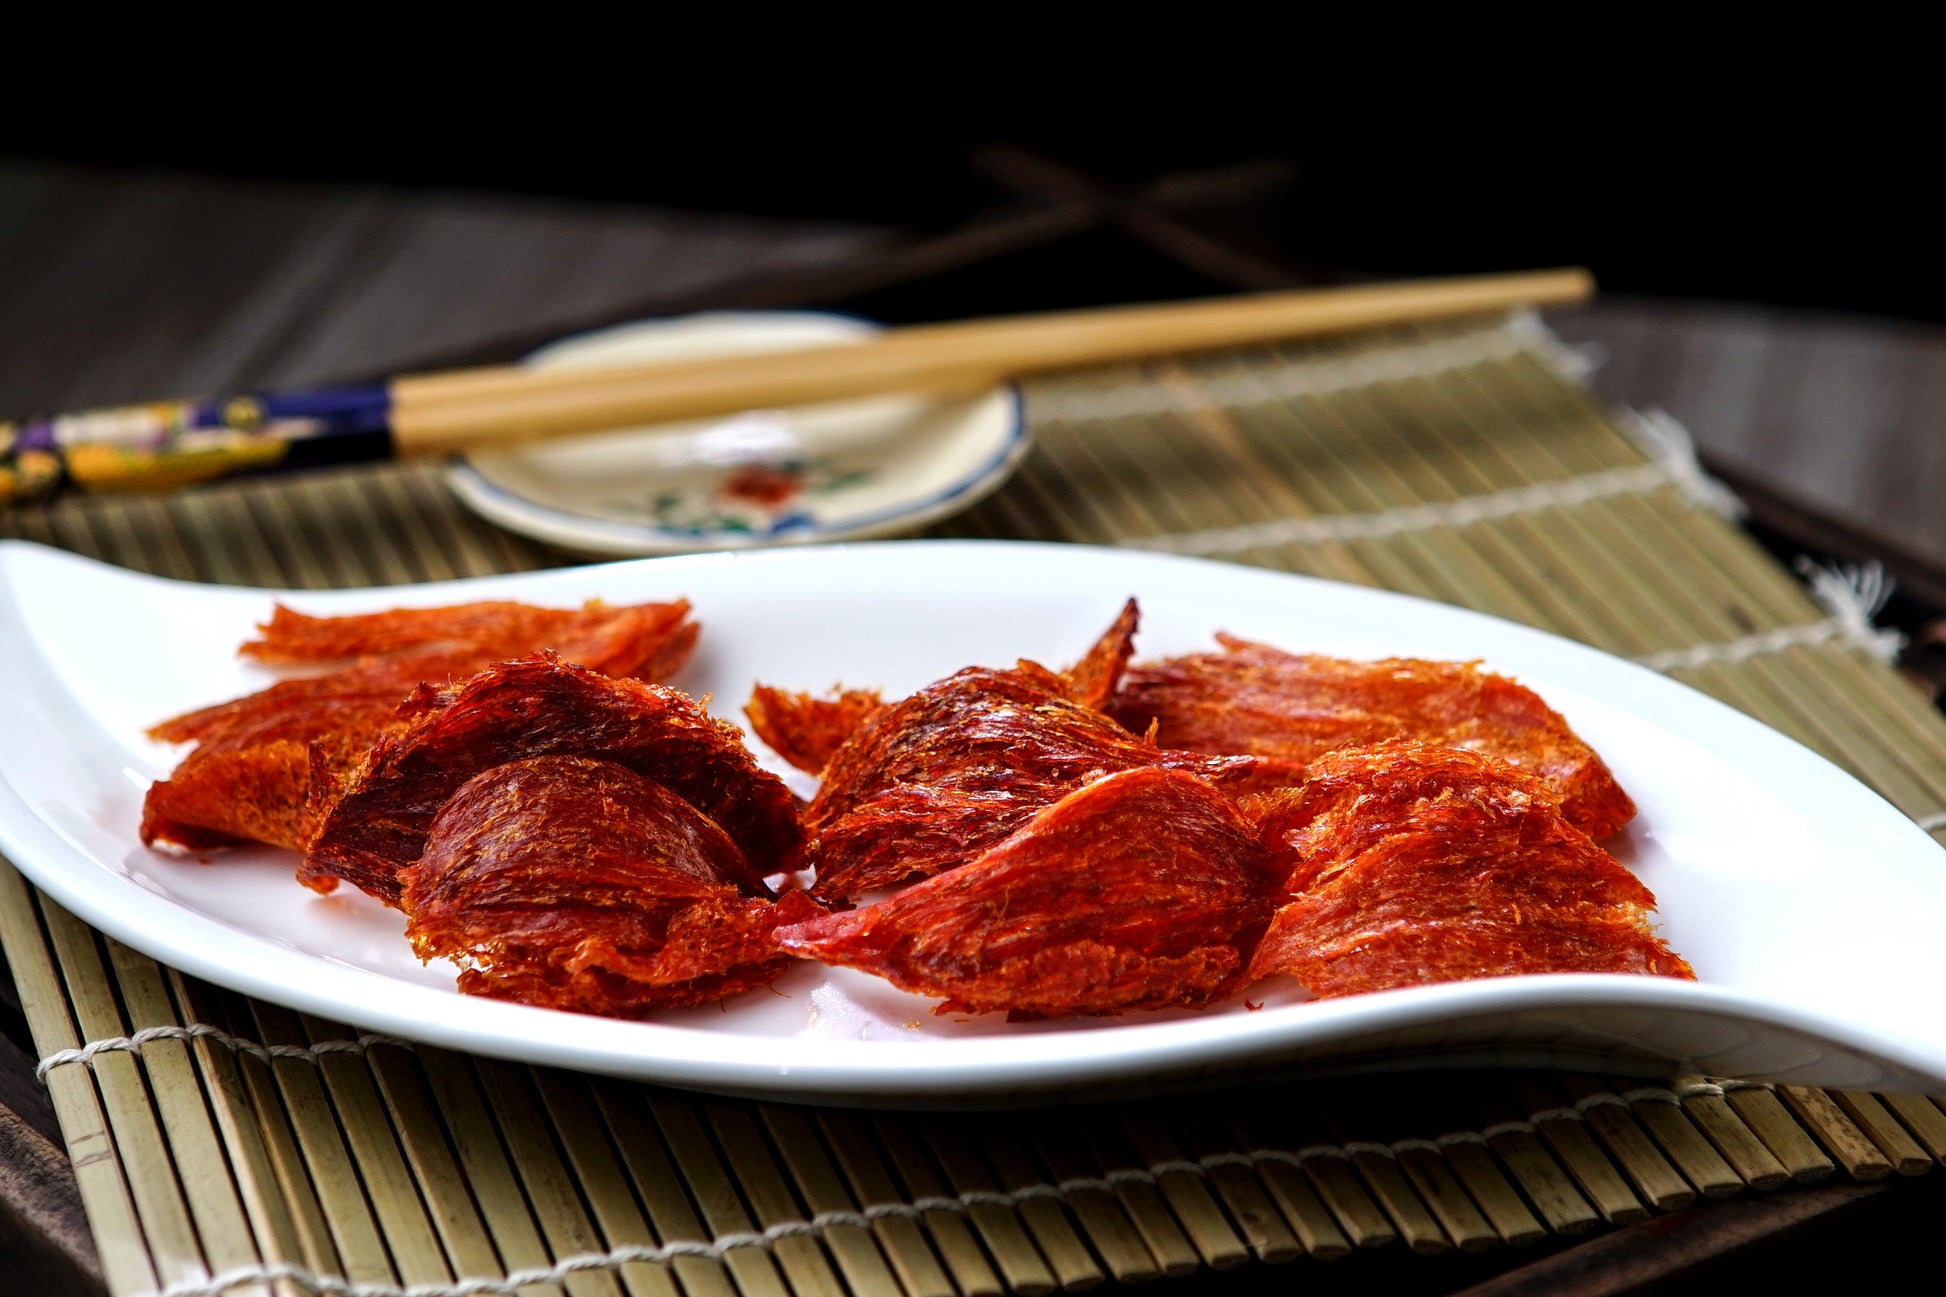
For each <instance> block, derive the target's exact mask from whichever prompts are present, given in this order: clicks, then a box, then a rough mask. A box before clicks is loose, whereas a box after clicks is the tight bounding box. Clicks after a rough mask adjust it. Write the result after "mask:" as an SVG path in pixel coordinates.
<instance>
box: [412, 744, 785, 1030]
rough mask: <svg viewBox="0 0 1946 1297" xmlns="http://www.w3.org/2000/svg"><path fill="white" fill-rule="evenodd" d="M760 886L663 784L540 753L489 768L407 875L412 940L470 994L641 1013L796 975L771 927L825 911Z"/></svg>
mask: <svg viewBox="0 0 1946 1297" xmlns="http://www.w3.org/2000/svg"><path fill="white" fill-rule="evenodd" d="M750 878H751V870H750V866H749V864H748V862H747V861H745V860H744V858H743V853H742V851H741V850H740V849H739V848H738V847H737V845H736V843H734V842H732V841H731V840H730V837H729V835H728V834H726V833H725V832H724V831H723V830H722V829H721V828H720V827H719V826H718V825H717V824H716V823H715V822H714V821H713V820H711V819H710V818H709V817H708V816H706V815H704V814H703V813H702V812H701V811H699V810H697V809H696V808H695V807H694V806H692V805H691V804H690V803H689V802H687V801H685V800H684V799H683V798H681V797H679V796H677V795H676V794H675V793H673V792H671V791H669V790H668V789H667V788H664V787H663V786H662V785H660V784H657V783H654V782H652V781H651V780H648V779H646V778H644V777H643V776H641V775H639V774H637V773H635V772H634V771H633V770H630V769H628V768H626V767H624V766H619V765H616V764H614V763H612V762H607V761H591V760H588V759H586V758H582V757H560V756H549V757H533V758H528V759H526V760H521V761H513V762H509V763H507V764H505V765H500V766H494V767H492V768H491V769H488V770H485V771H482V772H481V773H480V774H478V775H476V776H474V777H473V778H472V779H470V780H468V781H467V782H466V783H465V784H464V785H462V786H461V787H460V789H459V791H458V792H456V793H455V794H454V795H453V796H452V797H451V799H449V800H448V801H447V802H446V804H445V805H444V806H443V807H442V808H441V809H440V812H439V814H438V815H437V816H436V817H435V818H434V819H433V822H432V824H431V827H430V829H429V830H428V833H427V838H426V849H425V852H424V854H423V855H421V856H420V858H419V862H418V864H416V865H413V866H411V867H409V868H407V869H406V870H404V871H403V874H402V882H403V895H402V901H403V908H404V909H405V910H406V913H407V916H408V917H407V922H406V936H407V938H408V939H409V940H410V941H411V942H412V948H413V950H414V951H415V952H416V953H417V954H418V956H419V957H420V958H421V959H424V960H431V959H435V958H440V957H444V958H447V959H451V960H453V961H454V962H455V963H457V964H458V965H459V966H460V968H461V973H460V978H459V988H460V990H461V991H463V992H465V993H467V994H469V995H487V996H493V997H495V998H498V999H505V1000H514V1001H517V1002H519V1003H522V1004H532V1005H539V1006H541V1007H544V1008H551V1009H566V1010H570V1011H573V1012H576V1013H594V1014H602V1015H605V1016H609V1017H629V1018H633V1017H642V1016H644V1015H646V1014H648V1013H651V1012H653V1011H655V1010H657V1009H665V1008H674V1007H679V1006H682V1005H688V1004H697V1003H701V1002H704V1001H707V1000H715V999H720V998H722V997H723V996H726V995H733V994H736V993H737V992H740V991H745V990H749V989H752V988H754V987H757V986H762V985H764V984H766V983H768V982H771V981H774V980H775V979H776V978H777V976H778V975H779V974H780V973H782V972H783V971H784V968H785V965H786V963H787V962H788V957H787V956H786V955H785V954H784V953H783V951H782V950H781V949H780V948H779V947H778V946H777V945H776V944H775V943H774V942H772V940H771V938H770V933H771V930H772V929H773V928H775V927H776V926H777V924H778V923H779V922H780V921H791V922H795V921H802V920H803V919H806V918H809V917H811V916H814V915H815V914H816V913H817V909H816V906H815V905H814V904H813V903H811V902H810V901H809V899H808V898H806V897H804V896H803V894H802V893H793V894H792V896H793V897H795V899H794V900H790V901H789V902H788V903H787V904H782V905H779V904H773V903H772V902H771V900H770V899H769V897H768V896H767V895H765V894H760V893H753V892H752V890H751V888H750ZM759 888H761V884H759Z"/></svg>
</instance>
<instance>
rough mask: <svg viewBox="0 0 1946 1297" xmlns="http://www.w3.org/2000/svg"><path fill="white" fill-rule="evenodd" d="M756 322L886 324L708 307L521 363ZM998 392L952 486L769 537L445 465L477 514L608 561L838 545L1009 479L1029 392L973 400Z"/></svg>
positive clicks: (900, 525) (584, 338)
mask: <svg viewBox="0 0 1946 1297" xmlns="http://www.w3.org/2000/svg"><path fill="white" fill-rule="evenodd" d="M698 319H719V320H726V321H737V322H745V321H752V320H755V321H761V320H775V319H798V320H818V321H826V322H831V323H842V324H845V325H848V326H852V331H851V336H853V337H857V338H864V337H869V336H871V335H872V334H875V333H882V332H884V328H885V326H884V325H882V324H880V323H878V322H877V321H874V320H869V319H866V318H865V317H863V316H859V315H850V314H846V313H844V312H841V311H794V310H786V311H706V312H702V313H700V314H694V315H679V316H667V317H653V316H652V317H648V318H646V319H641V320H631V321H628V322H626V323H622V324H617V325H610V326H607V327H605V328H600V329H591V330H588V331H586V332H583V333H577V334H571V335H569V336H567V337H564V338H557V339H555V340H554V341H552V342H550V343H548V344H547V345H546V346H544V347H540V348H538V349H536V350H535V351H533V352H531V353H529V354H528V356H527V357H526V361H525V362H524V363H533V362H535V361H544V360H545V359H547V357H549V356H550V355H551V354H553V353H556V352H558V351H561V350H563V349H567V348H572V347H574V346H576V345H578V344H583V343H593V342H598V341H600V340H601V339H603V338H605V337H608V336H612V335H614V334H616V333H622V332H627V331H631V330H638V329H643V328H646V327H651V326H654V325H658V324H666V325H677V324H681V323H684V322H687V321H691V320H698ZM995 396H999V397H1002V398H1003V399H1004V400H1005V401H1006V403H1007V409H1006V418H1007V421H1008V422H1007V428H1006V431H1005V433H1004V434H1003V439H1002V441H1001V444H1000V447H999V449H998V450H997V451H996V452H995V453H994V454H993V455H991V456H990V457H989V458H988V459H986V460H985V461H983V462H982V463H981V464H980V466H979V467H978V468H976V469H974V470H972V471H971V472H970V473H968V474H967V475H965V476H963V477H961V478H960V479H959V480H958V481H957V482H955V483H954V484H953V485H951V486H949V487H947V488H945V489H944V490H943V491H940V492H938V493H936V494H934V495H931V496H927V497H926V498H924V499H922V500H918V501H916V502H912V503H908V504H903V505H897V506H893V507H890V508H886V509H882V510H879V511H878V512H876V513H873V514H868V515H865V516H864V517H862V518H857V519H854V520H852V521H849V522H847V523H845V524H844V525H842V526H837V527H818V526H815V525H814V526H809V527H804V528H797V529H793V530H791V531H787V532H782V533H778V534H772V535H761V536H758V535H752V536H747V537H746V536H742V535H739V534H737V533H731V532H711V531H703V530H700V529H670V528H663V527H657V526H654V525H652V524H649V523H632V522H623V521H620V520H618V519H613V518H596V517H592V516H589V515H586V514H579V513H575V512H573V511H571V510H567V509H560V508H556V507H555V506H553V505H551V504H543V503H541V502H540V501H537V500H532V499H529V498H528V497H526V496H523V495H521V494H520V493H519V492H517V491H513V490H510V489H508V488H507V487H504V486H502V485H500V484H499V483H497V482H494V481H493V480H492V479H490V478H488V477H487V476H486V474H484V473H483V472H481V471H480V470H479V469H478V468H476V467H475V466H474V465H473V464H472V463H471V462H470V461H469V460H468V459H467V458H466V457H465V456H464V455H460V456H456V457H454V459H453V461H452V462H451V463H450V464H448V465H447V467H446V473H445V479H446V486H447V489H448V490H450V491H452V492H453V494H454V495H456V496H458V497H459V499H460V501H461V502H462V503H463V504H465V505H466V506H467V507H468V508H469V509H472V510H473V511H474V512H475V513H477V514H478V515H479V516H481V517H482V518H484V519H486V520H487V521H488V522H490V523H493V524H494V525H496V526H499V527H504V528H506V529H507V530H509V531H512V532H516V533H518V534H520V535H523V536H527V537H529V538H531V539H534V540H539V541H543V542H545V543H546V544H549V545H555V546H558V547H560V548H563V549H568V550H572V551H575V552H578V553H583V554H601V555H604V556H607V557H612V558H653V557H660V556H663V555H673V554H682V553H688V552H693V551H696V550H698V549H699V547H703V546H707V547H708V548H709V549H711V550H748V549H763V548H769V547H772V546H781V545H814V544H828V543H829V544H835V543H842V542H845V541H849V540H863V539H867V538H870V537H873V536H879V535H883V534H885V533H887V532H890V531H903V530H907V529H910V528H917V527H923V526H925V525H926V524H927V523H929V522H936V521H938V520H939V519H941V518H944V517H948V516H950V515H951V514H954V513H956V512H958V511H959V510H961V509H964V508H967V507H969V506H971V505H973V504H976V503H978V502H979V501H980V500H982V499H984V498H985V497H986V496H987V495H989V494H991V493H992V492H993V491H994V490H995V489H997V488H998V487H999V485H1000V484H1001V483H1002V482H1004V481H1006V480H1007V478H1008V477H1009V476H1010V475H1011V474H1012V473H1013V471H1014V469H1015V468H1016V467H1017V466H1018V465H1019V463H1020V461H1021V460H1022V459H1023V458H1025V457H1026V454H1027V452H1028V450H1029V449H1030V448H1031V447H1032V444H1033V439H1032V437H1031V436H1030V435H1029V433H1028V426H1027V402H1026V396H1025V394H1024V393H1023V392H1022V391H1021V387H1020V384H1018V383H1002V384H999V385H998V386H996V387H992V388H988V389H986V390H985V391H983V392H980V393H979V394H977V395H976V396H975V397H973V398H972V399H973V400H976V401H985V400H990V399H992V398H993V397H995Z"/></svg>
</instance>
